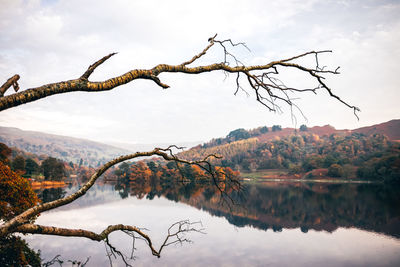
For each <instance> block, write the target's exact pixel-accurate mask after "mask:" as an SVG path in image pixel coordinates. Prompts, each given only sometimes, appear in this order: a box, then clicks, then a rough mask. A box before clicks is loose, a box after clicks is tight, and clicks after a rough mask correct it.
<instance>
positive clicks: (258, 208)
mask: <svg viewBox="0 0 400 267" xmlns="http://www.w3.org/2000/svg"><path fill="white" fill-rule="evenodd" d="M116 188H117V189H118V188H119V190H120V194H121V196H122V197H127V196H128V195H131V196H135V197H137V198H144V197H146V198H147V199H153V198H154V197H155V196H157V197H160V196H164V197H165V198H167V199H170V200H173V201H176V202H178V201H179V202H183V203H187V204H189V205H191V206H193V207H196V208H199V209H203V210H206V211H207V212H209V213H210V214H212V215H215V216H221V217H225V218H226V219H227V220H228V221H229V222H230V223H231V224H233V225H236V226H253V227H256V228H259V229H263V230H267V229H272V230H273V231H282V229H284V228H286V229H288V228H289V229H290V228H292V229H293V228H300V229H301V231H302V232H304V233H306V232H307V231H308V230H309V229H313V230H318V231H319V230H324V231H328V232H332V231H334V230H336V229H337V228H338V227H356V228H360V229H364V230H370V231H375V232H381V233H385V234H389V235H392V236H396V237H400V230H399V229H400V210H399V209H398V207H399V204H400V196H399V194H398V192H399V190H398V189H393V188H388V187H385V186H382V185H376V184H361V185H355V184H318V183H315V184H313V183H291V184H283V183H267V184H246V185H245V187H244V190H245V192H246V194H245V198H243V197H242V195H239V193H238V192H236V191H229V194H230V196H231V197H232V199H233V200H235V202H236V203H237V204H235V205H234V204H232V205H229V206H228V205H226V203H225V205H221V199H220V197H221V194H220V193H219V192H218V191H217V190H216V189H215V187H213V186H212V184H207V183H188V184H182V183H174V184H171V183H162V182H161V183H160V182H158V181H153V182H151V181H149V182H144V183H130V184H123V185H121V184H119V185H117V186H116ZM227 190H229V189H227Z"/></svg>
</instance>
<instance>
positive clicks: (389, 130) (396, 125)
mask: <svg viewBox="0 0 400 267" xmlns="http://www.w3.org/2000/svg"><path fill="white" fill-rule="evenodd" d="M297 133H300V134H301V133H303V132H300V131H299V130H297ZM305 133H312V134H316V135H319V136H324V135H328V136H329V135H331V134H340V135H347V134H351V133H362V134H365V135H371V134H384V135H386V136H387V137H388V138H389V140H400V120H391V121H388V122H384V123H381V124H376V125H372V126H367V127H362V128H358V129H354V130H347V129H344V130H336V129H335V127H333V126H331V125H325V126H314V127H312V128H309V129H308V130H307V131H306V132H305ZM291 134H295V129H294V128H283V129H282V131H277V132H272V131H270V132H268V133H265V134H262V135H260V136H257V138H258V140H259V141H261V142H266V141H272V140H275V139H277V138H282V137H285V136H288V135H291Z"/></svg>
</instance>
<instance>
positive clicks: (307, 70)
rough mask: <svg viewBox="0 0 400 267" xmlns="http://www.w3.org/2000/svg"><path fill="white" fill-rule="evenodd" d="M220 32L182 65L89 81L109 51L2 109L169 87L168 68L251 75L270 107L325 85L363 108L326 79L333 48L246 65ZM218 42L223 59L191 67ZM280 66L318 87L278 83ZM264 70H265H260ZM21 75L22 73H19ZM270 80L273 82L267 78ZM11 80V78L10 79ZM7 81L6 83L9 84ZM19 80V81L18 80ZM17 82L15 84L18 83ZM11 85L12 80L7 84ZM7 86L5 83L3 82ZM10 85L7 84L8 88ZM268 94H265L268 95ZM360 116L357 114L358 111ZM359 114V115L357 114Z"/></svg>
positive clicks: (11, 98) (0, 102)
mask: <svg viewBox="0 0 400 267" xmlns="http://www.w3.org/2000/svg"><path fill="white" fill-rule="evenodd" d="M216 36H217V35H214V36H213V37H211V38H209V40H208V41H209V44H208V45H207V46H206V47H205V48H204V49H203V50H202V51H201V52H200V53H199V54H197V55H195V56H193V58H191V59H190V60H188V61H185V62H183V63H182V64H180V65H168V64H159V65H157V66H155V67H153V68H152V69H133V70H131V71H129V72H127V73H125V74H122V75H120V76H116V77H113V78H110V79H108V80H105V81H96V82H92V81H89V80H88V78H89V76H90V75H91V73H92V72H93V71H94V70H95V69H96V68H97V67H98V66H99V65H101V64H102V63H104V62H105V61H106V60H107V59H109V58H110V57H111V56H113V55H115V53H112V54H109V55H107V56H105V57H103V58H102V59H100V60H98V61H97V62H95V63H94V64H92V65H90V66H89V68H88V69H87V70H86V72H85V73H84V74H83V75H82V76H81V77H80V78H78V79H73V80H69V81H62V82H57V83H51V84H47V85H43V86H39V87H36V88H31V89H27V90H24V91H21V92H19V93H14V94H11V95H7V96H5V97H1V98H0V111H1V110H5V109H8V108H11V107H16V106H18V105H21V104H24V103H29V102H32V101H35V100H38V99H41V98H44V97H48V96H51V95H55V94H61V93H67V92H76V91H84V92H100V91H107V90H112V89H114V88H116V87H118V86H121V85H123V84H126V83H129V82H131V81H133V80H136V79H148V80H152V81H154V82H155V83H156V84H157V85H158V86H160V87H162V88H164V89H165V88H168V87H169V86H168V85H167V84H165V83H163V82H161V80H160V79H159V77H158V75H159V74H161V73H168V72H179V73H186V74H200V73H206V72H211V71H218V70H222V71H224V72H225V73H236V74H237V77H236V91H235V94H236V93H237V91H238V90H239V89H242V90H244V89H243V88H244V87H243V86H242V85H241V82H240V73H243V74H245V76H247V78H248V79H247V82H248V85H249V86H250V88H251V89H252V90H253V91H254V93H255V96H256V99H257V101H258V102H259V103H261V104H262V105H264V106H265V107H267V108H268V109H269V110H270V111H277V110H280V106H279V105H278V102H280V103H284V104H285V105H289V106H292V105H293V101H292V100H293V99H294V98H292V97H291V96H290V95H289V93H292V92H298V93H299V92H307V91H311V92H313V93H316V92H317V91H318V90H320V89H323V90H325V91H327V92H328V93H329V95H330V96H331V97H333V98H335V99H337V100H338V101H340V102H341V103H343V104H344V105H346V106H347V107H349V108H351V109H353V111H354V114H356V113H357V112H358V111H360V109H359V108H358V107H356V106H353V105H350V104H348V103H347V102H346V101H344V100H342V99H341V98H340V97H339V96H337V95H336V94H334V93H333V91H332V89H331V88H330V87H329V86H328V85H327V84H326V82H324V81H323V80H324V79H325V77H324V76H323V75H329V74H339V72H338V69H339V68H336V69H335V70H329V69H325V67H320V65H319V64H320V63H319V59H318V55H319V54H322V53H330V52H332V51H330V50H321V51H310V52H306V53H302V54H299V55H296V56H293V57H289V58H286V59H282V60H277V61H272V62H270V63H267V64H263V65H250V66H246V65H244V64H243V63H242V62H241V61H240V60H239V59H238V58H237V57H236V56H235V55H234V54H233V53H231V52H230V51H229V49H228V48H229V47H228V46H231V47H235V46H243V47H245V48H247V49H248V47H247V46H246V45H245V44H244V43H234V42H232V40H231V39H226V40H222V41H220V40H217V39H215V38H216ZM214 44H219V46H220V47H221V48H222V50H223V62H221V63H214V64H209V65H204V66H193V67H188V65H190V64H193V63H194V62H195V61H196V60H197V59H199V58H201V57H203V56H205V55H206V53H207V52H208V51H209V49H210V48H212V47H213V46H214ZM308 56H314V57H315V67H306V66H303V65H300V64H297V63H295V62H294V61H296V60H298V59H301V58H305V57H308ZM229 59H231V60H233V64H231V63H230V62H229ZM278 68H291V69H295V70H297V71H299V72H301V73H304V74H306V75H307V76H308V77H309V78H312V79H313V80H314V81H315V82H316V86H315V87H314V88H291V87H286V86H285V85H284V83H283V82H282V83H279V84H278V83H276V82H272V81H274V80H275V81H277V80H278V79H277V78H276V77H274V76H276V75H279V72H278ZM257 72H261V74H257ZM18 77H19V76H18ZM267 81H269V82H267ZM7 82H8V81H7ZM7 82H6V84H7ZM15 83H16V82H15ZM15 83H14V84H15ZM7 85H8V87H9V86H10V85H9V83H8V84H7ZM3 86H4V85H3ZM8 87H7V88H8ZM264 94H265V95H264ZM356 116H357V114H356ZM357 118H358V117H357Z"/></svg>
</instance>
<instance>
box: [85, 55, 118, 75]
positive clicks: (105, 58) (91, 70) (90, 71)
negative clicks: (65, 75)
mask: <svg viewBox="0 0 400 267" xmlns="http://www.w3.org/2000/svg"><path fill="white" fill-rule="evenodd" d="M115 54H117V53H111V54H109V55H107V56H105V57H103V58H102V59H100V60H98V61H96V62H95V63H93V64H92V65H90V66H89V68H88V69H87V71H85V73H84V74H82V76H81V79H85V80H87V79H89V76H90V75H91V74H92V73H93V71H94V70H95V69H96V68H97V67H98V66H100V65H101V64H103V63H104V61H106V60H107V59H109V58H110V57H112V56H113V55H115Z"/></svg>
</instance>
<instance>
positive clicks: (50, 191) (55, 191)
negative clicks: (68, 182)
mask: <svg viewBox="0 0 400 267" xmlns="http://www.w3.org/2000/svg"><path fill="white" fill-rule="evenodd" d="M35 193H36V194H37V195H38V197H39V198H40V199H41V200H42V202H43V203H46V202H50V201H53V200H57V199H60V198H63V197H64V196H65V194H66V191H65V189H64V188H62V187H58V188H45V189H40V190H37V191H35Z"/></svg>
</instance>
